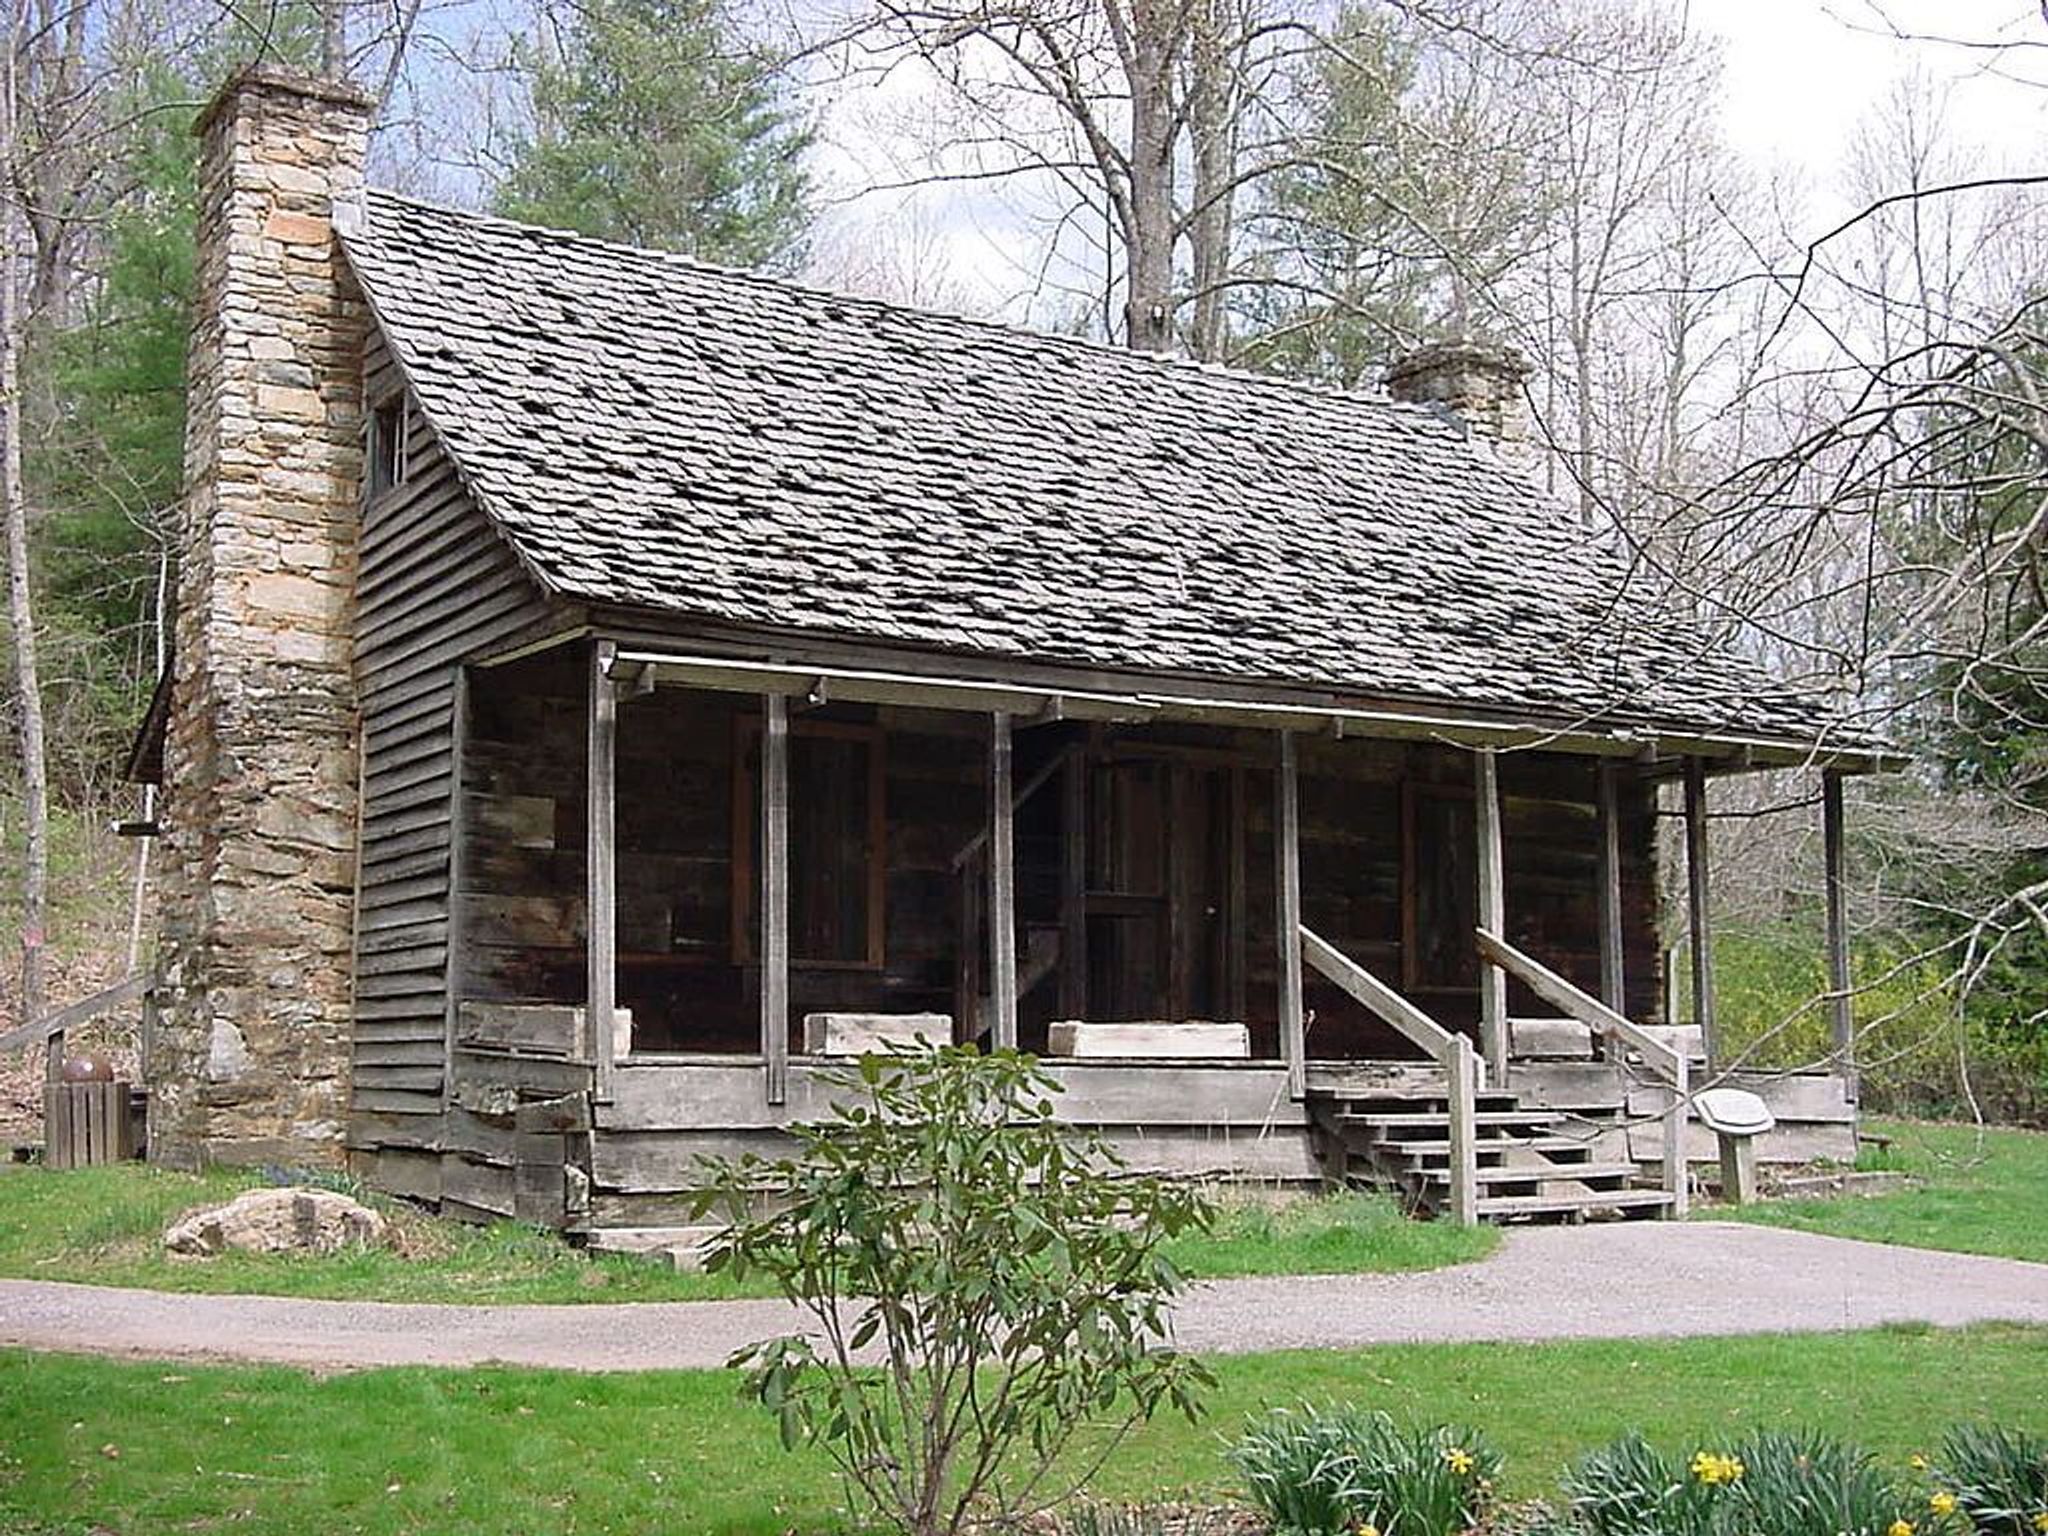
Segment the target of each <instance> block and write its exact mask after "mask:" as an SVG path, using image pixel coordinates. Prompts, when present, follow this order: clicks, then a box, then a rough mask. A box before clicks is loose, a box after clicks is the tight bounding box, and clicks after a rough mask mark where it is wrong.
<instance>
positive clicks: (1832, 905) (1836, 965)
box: [1820, 768, 1860, 1104]
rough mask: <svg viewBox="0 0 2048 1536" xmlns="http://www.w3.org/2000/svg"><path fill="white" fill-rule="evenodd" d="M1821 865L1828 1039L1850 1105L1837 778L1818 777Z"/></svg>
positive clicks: (1853, 1087)
mask: <svg viewBox="0 0 2048 1536" xmlns="http://www.w3.org/2000/svg"><path fill="white" fill-rule="evenodd" d="M1820 806H1821V859H1822V864H1823V867H1824V870H1825V880H1826V886H1827V949H1828V1033H1829V1035H1830V1037H1831V1038H1832V1040H1833V1042H1834V1048H1835V1062H1834V1067H1835V1070H1836V1071H1837V1072H1839V1073H1841V1074H1842V1075H1843V1077H1845V1078H1846V1079H1847V1080H1848V1084H1849V1102H1850V1103H1852V1104H1854V1103H1855V1102H1856V1101H1857V1100H1858V1098H1859V1097H1860V1094H1859V1092H1858V1084H1857V1081H1856V1014H1855V1007H1854V1004H1853V1000H1852V998H1851V996H1850V982H1849V901H1848V858H1847V853H1846V850H1845V844H1844V839H1843V830H1844V828H1843V820H1842V775H1841V773H1840V771H1839V770H1837V769H1833V768H1827V769H1823V770H1822V771H1821V776H1820Z"/></svg>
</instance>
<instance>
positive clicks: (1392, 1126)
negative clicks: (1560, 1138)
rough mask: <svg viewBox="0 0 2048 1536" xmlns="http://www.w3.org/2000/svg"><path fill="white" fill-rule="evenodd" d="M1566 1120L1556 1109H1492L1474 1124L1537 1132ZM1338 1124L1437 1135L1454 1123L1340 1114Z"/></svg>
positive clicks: (1415, 1116)
mask: <svg viewBox="0 0 2048 1536" xmlns="http://www.w3.org/2000/svg"><path fill="white" fill-rule="evenodd" d="M1563 1119H1564V1114H1563V1112H1562V1111H1559V1110H1554V1109H1489V1110H1481V1111H1480V1112H1479V1113H1477V1114H1475V1115H1474V1116H1473V1117H1472V1123H1473V1124H1474V1125H1476V1126H1482V1127H1489V1126H1497V1127H1501V1128H1513V1129H1522V1128H1528V1129H1534V1128H1535V1127H1537V1126H1545V1125H1556V1124H1558V1123H1559V1122H1560V1121H1561V1120H1563ZM1337 1122H1338V1124H1340V1125H1362V1126H1364V1127H1365V1128H1366V1129H1367V1130H1371V1131H1438V1130H1442V1129H1444V1128H1445V1127H1446V1126H1448V1125H1449V1124H1450V1123H1451V1117H1450V1116H1449V1114H1447V1113H1442V1112H1438V1111H1423V1112H1419V1113H1405V1114H1385V1113H1373V1114H1364V1115H1355V1114H1340V1115H1338V1116H1337Z"/></svg>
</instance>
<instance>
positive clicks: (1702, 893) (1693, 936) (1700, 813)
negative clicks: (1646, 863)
mask: <svg viewBox="0 0 2048 1536" xmlns="http://www.w3.org/2000/svg"><path fill="white" fill-rule="evenodd" d="M1709 894H1710V891H1709V874H1708V869H1707V769H1706V764H1705V763H1704V762H1703V761H1702V760H1701V759H1699V758H1697V757H1688V758H1687V759H1686V760H1685V898H1686V911H1687V916H1688V918H1689V920H1690V922H1691V933H1690V934H1689V936H1688V937H1689V939H1690V942H1691V945H1692V1008H1693V1022H1694V1023H1695V1024H1697V1025H1699V1027H1700V1035H1701V1037H1702V1038H1703V1039H1704V1040H1705V1041H1706V1043H1707V1060H1708V1062H1709V1063H1712V1062H1714V1061H1717V1060H1719V1059H1720V1041H1719V1040H1718V1039H1717V1038H1716V1032H1715V1026H1714V936H1713V916H1712V912H1711V910H1710V907H1711V904H1710V901H1709Z"/></svg>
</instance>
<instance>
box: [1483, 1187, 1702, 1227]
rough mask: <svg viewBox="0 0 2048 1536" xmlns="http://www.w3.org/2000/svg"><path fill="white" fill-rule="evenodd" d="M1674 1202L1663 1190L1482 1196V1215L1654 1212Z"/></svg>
mask: <svg viewBox="0 0 2048 1536" xmlns="http://www.w3.org/2000/svg"><path fill="white" fill-rule="evenodd" d="M1670 1203H1671V1196H1670V1195H1669V1194H1668V1193H1667V1192H1665V1191H1664V1190H1661V1189H1608V1190H1589V1191H1587V1192H1586V1193H1585V1194H1583V1195H1505V1196H1499V1197H1496V1198H1494V1199H1491V1200H1489V1199H1485V1198H1482V1199H1481V1200H1480V1202H1479V1206H1478V1214H1479V1215H1480V1216H1481V1217H1487V1218H1491V1219H1493V1220H1495V1221H1504V1220H1508V1219H1510V1218H1512V1217H1516V1216H1577V1215H1583V1214H1584V1213H1586V1212H1588V1211H1607V1210H1613V1211H1654V1210H1659V1209H1661V1208H1663V1207H1664V1206H1667V1205H1669V1204H1670Z"/></svg>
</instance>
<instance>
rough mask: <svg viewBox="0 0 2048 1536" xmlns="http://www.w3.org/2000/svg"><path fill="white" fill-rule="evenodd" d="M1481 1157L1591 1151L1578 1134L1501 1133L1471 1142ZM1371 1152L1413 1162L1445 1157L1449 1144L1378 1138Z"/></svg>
mask: <svg viewBox="0 0 2048 1536" xmlns="http://www.w3.org/2000/svg"><path fill="white" fill-rule="evenodd" d="M1474 1145H1475V1146H1476V1147H1477V1149H1478V1152H1479V1155H1480V1156H1481V1157H1493V1156H1498V1155H1499V1154H1500V1153H1503V1152H1579V1151H1583V1152H1587V1153H1590V1152H1591V1151H1592V1150H1593V1142H1592V1141H1591V1140H1590V1139H1589V1138H1586V1137H1580V1136H1522V1137H1511V1136H1501V1137H1497V1138H1495V1139H1494V1140H1491V1141H1488V1140H1485V1139H1481V1140H1480V1141H1478V1142H1476V1143H1475V1144H1474ZM1373 1151H1375V1152H1377V1153H1379V1154H1380V1155H1381V1156H1383V1157H1391V1156H1395V1155H1397V1154H1398V1155H1399V1156H1400V1157H1401V1158H1403V1159H1404V1160H1406V1161H1409V1162H1414V1161H1417V1160H1419V1159H1421V1158H1427V1157H1449V1156H1450V1155H1451V1144H1450V1142H1449V1141H1448V1140H1444V1141H1435V1140H1431V1141H1382V1142H1379V1143H1377V1144H1376V1145H1375V1146H1374V1147H1373Z"/></svg>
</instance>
